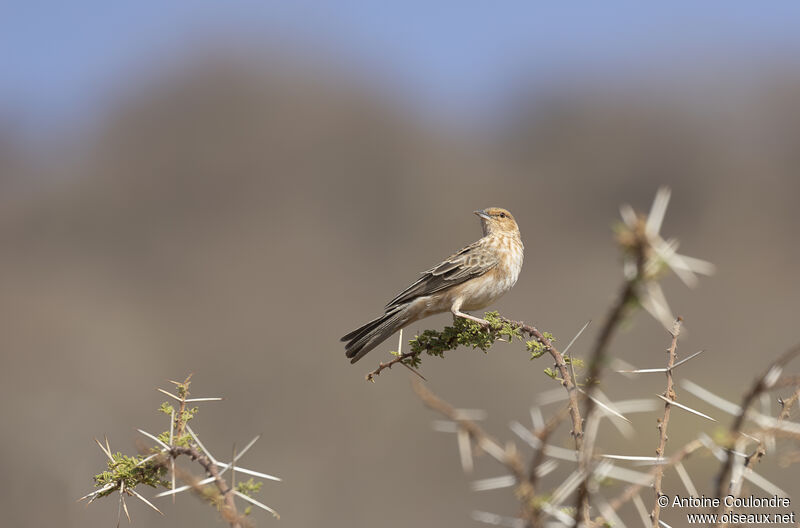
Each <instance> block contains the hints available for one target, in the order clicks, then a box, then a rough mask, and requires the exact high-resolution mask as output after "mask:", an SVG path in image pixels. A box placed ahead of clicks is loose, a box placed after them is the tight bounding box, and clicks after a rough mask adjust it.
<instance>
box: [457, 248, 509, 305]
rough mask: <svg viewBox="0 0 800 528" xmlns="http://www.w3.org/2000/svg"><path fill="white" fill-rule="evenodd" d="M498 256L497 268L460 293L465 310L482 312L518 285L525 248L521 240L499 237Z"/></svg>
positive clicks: (478, 278)
mask: <svg viewBox="0 0 800 528" xmlns="http://www.w3.org/2000/svg"><path fill="white" fill-rule="evenodd" d="M493 242H494V243H495V244H496V248H495V249H496V251H497V254H498V263H497V266H496V267H495V268H494V269H492V270H490V271H488V272H486V273H485V274H483V275H481V276H480V277H476V278H474V279H472V280H470V281H468V282H467V283H465V284H464V288H463V290H462V291H461V292H460V293H461V294H462V295H463V298H464V305H463V308H464V309H465V310H480V309H482V308H485V307H486V306H488V305H490V304H491V303H492V302H494V301H495V300H496V299H497V298H498V297H500V296H501V295H503V294H504V293H506V292H507V291H508V290H510V289H511V288H512V287H513V286H514V284H516V282H517V279H518V278H519V273H520V271H521V270H522V259H523V247H522V242H520V241H519V239H515V238H512V237H498V239H497V240H495V241H493Z"/></svg>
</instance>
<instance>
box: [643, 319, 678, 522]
mask: <svg viewBox="0 0 800 528" xmlns="http://www.w3.org/2000/svg"><path fill="white" fill-rule="evenodd" d="M682 321H683V319H681V318H680V317H678V318H677V319H676V320H675V324H674V325H673V327H672V343H670V346H669V350H668V352H669V360H668V361H667V372H666V375H667V390H666V391H665V392H664V398H665V399H666V400H668V401H667V402H666V403H664V418H663V419H662V420H661V422H660V423H659V424H658V432H659V440H658V448H657V449H656V456H658V457H659V458H662V457H663V456H664V450H665V448H666V447H667V427H669V415H670V409H671V407H672V404H671V403H670V401H673V400H676V399H677V395H676V394H675V389H674V388H673V381H672V367H673V366H674V365H675V350H676V349H677V346H678V336H679V335H680V333H681V322H682ZM655 469H656V473H655V479H654V481H653V488H654V491H655V494H656V497H655V500H654V501H653V511H652V512H651V513H650V519H651V520H652V521H653V528H658V526H659V523H658V518H659V515H660V514H661V505H660V504H659V501H658V499H659V498H660V497H661V495H662V493H661V480H662V479H663V478H664V466H662V465H661V464H658V465H657V466H656V468H655Z"/></svg>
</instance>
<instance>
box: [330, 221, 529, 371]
mask: <svg viewBox="0 0 800 528" xmlns="http://www.w3.org/2000/svg"><path fill="white" fill-rule="evenodd" d="M475 214H476V215H478V217H479V218H480V220H481V227H482V228H483V238H481V239H480V240H478V241H476V242H473V243H472V244H470V245H468V246H466V247H465V248H464V249H462V250H461V251H459V252H458V253H455V254H453V255H451V256H450V257H448V258H446V259H445V260H444V261H443V262H442V263H441V264H438V265H436V266H434V267H432V268H431V269H429V270H428V271H425V272H423V273H422V277H420V279H419V280H418V281H417V282H415V283H414V284H412V285H411V286H409V287H408V288H406V289H405V290H403V291H402V292H401V293H400V294H399V295H397V297H395V298H394V299H392V300H391V301H389V304H387V305H386V309H385V313H384V314H383V315H382V316H380V317H378V318H377V319H374V320H372V321H370V322H369V323H367V324H365V325H364V326H362V327H361V328H358V329H356V330H353V331H352V332H350V333H349V334H347V335H346V336H344V337H342V341H345V342H347V344H346V345H345V351H346V355H347V357H348V358H351V359H350V363H355V362H356V361H358V360H359V359H361V358H362V357H364V355H365V354H366V353H367V352H369V351H370V350H372V349H373V348H375V347H376V346H378V345H379V344H381V343H382V342H383V341H385V340H386V339H388V338H389V336H391V335H392V334H393V333H395V332H396V331H398V330H400V329H401V328H404V327H406V326H408V325H409V324H411V323H413V322H414V321H419V320H420V319H423V318H425V317H428V316H429V315H433V314H437V313H442V312H447V311H450V312H452V313H453V315H455V316H458V317H463V318H465V319H469V320H470V321H475V322H477V323H480V324H482V325H486V326H488V324H489V323H488V322H486V321H485V320H483V319H481V318H479V317H475V316H473V315H470V314H467V313H464V312H462V310H480V309H481V308H485V307H486V306H488V305H490V304H491V303H492V302H493V301H495V300H496V299H497V298H499V297H500V296H501V295H503V294H504V293H505V292H507V291H508V290H510V289H511V287H512V286H514V284H515V283H516V282H517V277H519V272H520V269H522V254H523V246H522V239H521V238H520V234H519V227H517V222H516V221H515V220H514V217H513V216H511V213H509V212H508V211H506V210H505V209H501V208H499V207H490V208H488V209H482V210H480V211H475Z"/></svg>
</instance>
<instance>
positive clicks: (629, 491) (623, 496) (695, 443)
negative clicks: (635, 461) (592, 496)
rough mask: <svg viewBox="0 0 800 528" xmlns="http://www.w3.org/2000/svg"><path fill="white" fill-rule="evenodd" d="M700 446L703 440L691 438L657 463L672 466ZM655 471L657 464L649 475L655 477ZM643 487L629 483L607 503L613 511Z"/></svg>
mask: <svg viewBox="0 0 800 528" xmlns="http://www.w3.org/2000/svg"><path fill="white" fill-rule="evenodd" d="M701 447H703V442H701V441H700V440H692V441H691V442H689V443H688V444H686V445H685V446H683V448H682V449H681V450H680V451H678V452H677V453H675V454H674V455H672V456H671V457H670V458H669V459H667V460H666V462H664V463H663V464H659V465H660V466H661V467H662V468H663V467H670V466H674V465H675V464H677V463H678V462H681V461H683V459H684V458H686V457H687V456H689V455H691V454H692V453H694V452H695V451H697V450H698V449H699V448H701ZM657 471H659V467H658V466H656V467H653V469H651V470H650V475H651V476H652V477H654V478H655V475H656V472H657ZM643 487H644V485H643V484H631V485H630V486H628V487H627V488H626V489H625V491H623V492H622V493H620V494H619V495H618V496H617V497H616V498H615V499H614V500H612V501H611V502H610V503H609V507H610V508H611V509H612V510H613V511H617V510H619V509H620V508H621V507H622V506H623V505H625V504H626V503H627V502H628V501H630V500H631V499H633V498H634V497H635V496H636V495H637V494H638V493H639V491H641V489H642V488H643Z"/></svg>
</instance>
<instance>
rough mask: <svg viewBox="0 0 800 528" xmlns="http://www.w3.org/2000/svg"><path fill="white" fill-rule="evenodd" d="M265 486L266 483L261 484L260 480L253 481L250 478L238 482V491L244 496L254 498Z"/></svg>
mask: <svg viewBox="0 0 800 528" xmlns="http://www.w3.org/2000/svg"><path fill="white" fill-rule="evenodd" d="M263 485H264V483H263V482H261V481H260V480H253V479H252V478H250V480H243V481H242V482H237V483H236V491H238V492H239V493H242V494H244V495H247V496H248V497H252V496H253V495H255V494H256V493H258V492H259V491H260V490H261V486H263Z"/></svg>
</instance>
